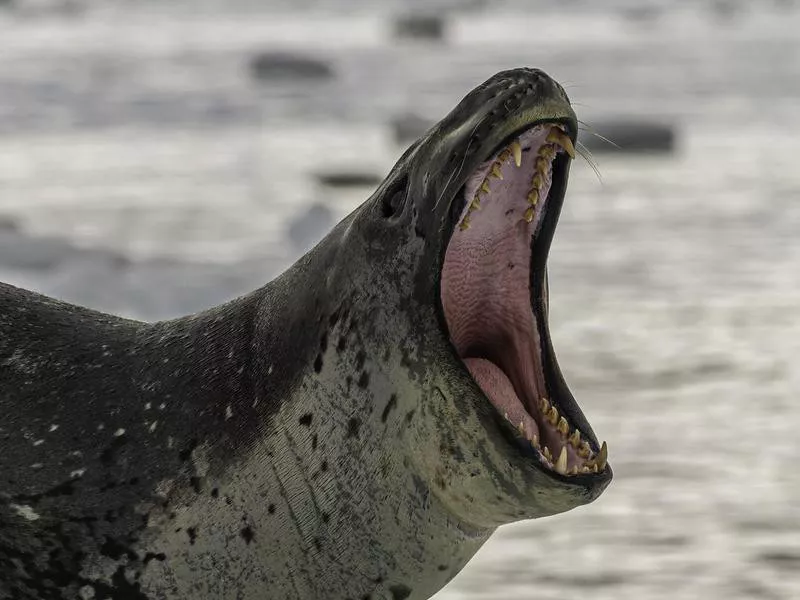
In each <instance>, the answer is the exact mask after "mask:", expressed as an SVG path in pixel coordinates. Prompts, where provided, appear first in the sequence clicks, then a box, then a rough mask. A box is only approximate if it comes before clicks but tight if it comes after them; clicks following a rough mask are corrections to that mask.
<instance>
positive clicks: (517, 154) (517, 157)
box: [511, 140, 522, 167]
mask: <svg viewBox="0 0 800 600" xmlns="http://www.w3.org/2000/svg"><path fill="white" fill-rule="evenodd" d="M511 153H512V154H513V155H514V164H515V165H517V166H518V167H521V166H522V146H520V145H519V142H518V141H517V140H514V141H513V142H511Z"/></svg>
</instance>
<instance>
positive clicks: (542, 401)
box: [539, 398, 550, 415]
mask: <svg viewBox="0 0 800 600" xmlns="http://www.w3.org/2000/svg"><path fill="white" fill-rule="evenodd" d="M539 407H540V408H541V410H542V414H543V415H546V414H547V411H548V410H550V402H549V401H548V400H547V398H539Z"/></svg>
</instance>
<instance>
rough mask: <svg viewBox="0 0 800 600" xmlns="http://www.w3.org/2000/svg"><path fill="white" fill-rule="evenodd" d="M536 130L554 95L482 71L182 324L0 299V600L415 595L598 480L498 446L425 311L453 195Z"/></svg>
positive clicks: (559, 100) (520, 75)
mask: <svg viewBox="0 0 800 600" xmlns="http://www.w3.org/2000/svg"><path fill="white" fill-rule="evenodd" d="M535 118H539V119H545V118H546V119H551V118H552V119H574V115H573V114H572V110H571V108H570V107H569V102H568V100H567V99H566V96H565V94H564V93H563V90H562V89H561V88H560V86H558V84H556V83H555V82H554V81H552V80H551V79H550V78H549V77H547V76H546V75H545V74H543V73H542V72H541V71H537V70H531V69H518V70H514V71H507V72H503V73H499V74H498V75H496V76H495V77H493V78H491V79H490V80H488V81H487V82H486V83H484V84H483V85H481V86H480V87H478V88H477V89H476V90H474V91H473V92H471V93H470V94H469V95H468V96H467V97H466V98H465V99H464V101H462V103H461V104H459V106H458V107H457V108H456V109H455V110H454V111H453V112H452V113H451V114H450V115H449V116H448V117H446V118H445V119H444V120H443V121H441V122H440V123H439V124H438V125H437V126H436V127H435V128H434V129H432V130H431V131H430V132H428V134H427V135H426V136H425V137H423V138H422V139H421V140H420V141H419V142H417V143H416V144H415V145H414V146H412V148H410V149H409V151H407V152H406V154H405V155H404V156H403V157H402V158H401V159H400V161H399V162H398V164H397V165H396V166H395V168H394V169H393V170H392V172H391V173H390V174H389V176H388V177H387V179H386V180H385V181H384V182H383V183H382V184H381V186H380V187H379V188H378V190H377V191H376V193H375V194H374V195H373V196H372V197H371V198H370V199H369V200H368V201H367V202H365V203H364V204H363V205H362V206H361V207H360V208H358V209H357V210H356V211H355V212H353V214H351V215H350V216H349V217H347V218H346V219H345V220H344V221H342V222H341V223H340V224H339V225H338V226H337V227H336V228H335V229H334V230H333V231H332V232H331V233H330V235H328V236H327V237H326V238H325V239H324V240H323V241H322V242H321V243H320V244H319V245H318V246H317V247H316V248H314V249H313V250H311V251H310V252H309V253H308V254H307V255H305V256H304V257H303V258H302V259H300V260H299V261H298V262H297V263H296V264H295V265H294V266H293V267H291V268H290V269H289V270H288V271H287V272H285V273H284V274H283V275H281V276H280V277H278V278H277V279H275V280H274V281H272V282H270V283H269V284H267V285H266V286H264V287H263V288H261V289H259V290H256V291H255V292H252V293H251V294H249V295H247V296H244V297H242V298H239V299H236V300H234V301H232V302H230V303H228V304H224V305H222V306H218V307H216V308H213V309H210V310H208V311H206V312H203V313H200V314H197V315H192V316H187V317H184V318H180V319H176V320H172V321H165V322H158V323H152V324H147V323H140V322H135V321H128V320H124V319H121V318H117V317H114V316H110V315H105V314H101V313H97V312H94V311H91V310H88V309H86V308H81V307H78V306H74V305H70V304H66V303H63V302H59V301H56V300H53V299H50V298H48V297H44V296H41V295H37V294H35V293H33V292H29V291H25V290H22V289H18V288H15V287H12V286H9V285H4V284H0V598H15V599H16V598H25V599H28V598H37V599H38V598H59V599H60V598H98V599H99V598H119V599H126V600H127V599H136V600H144V599H167V598H168V599H177V598H197V599H198V600H200V599H203V600H204V599H212V598H213V599H215V600H216V599H237V600H247V599H257V598H258V599H264V598H267V599H273V598H274V599H304V600H305V599H315V600H316V599H322V598H325V599H347V598H350V599H353V600H362V599H364V598H370V599H372V600H378V599H382V598H386V599H392V600H402V599H405V598H408V599H424V598H429V597H430V596H431V595H433V594H434V593H435V592H436V591H437V590H438V589H440V588H441V587H442V586H443V585H444V584H445V583H446V582H447V581H449V580H450V579H451V578H452V577H453V576H454V575H455V574H456V573H458V571H459V570H460V569H461V568H462V567H463V566H464V565H465V564H466V562H467V561H468V560H469V559H470V558H471V557H472V555H473V554H474V553H475V552H476V551H477V550H478V548H479V547H480V546H481V545H482V544H483V543H484V542H485V541H486V540H487V539H488V537H489V536H490V535H491V533H492V532H493V531H494V529H495V528H496V527H497V526H498V525H500V524H503V523H508V522H512V521H516V520H520V519H525V518H534V517H540V516H545V515H551V514H554V513H558V512H562V511H565V510H569V509H571V508H573V507H575V506H578V505H581V504H585V503H587V502H590V501H591V500H593V499H594V498H595V497H597V496H598V495H599V494H600V493H601V492H602V489H603V488H604V487H605V486H606V485H607V483H608V480H607V479H608V478H610V474H609V477H608V478H606V479H601V480H598V479H597V478H595V479H594V480H593V481H592V482H584V483H575V482H573V483H567V482H564V481H559V480H558V479H556V478H553V477H552V476H551V474H548V473H545V472H544V471H543V470H542V469H541V468H539V467H538V466H535V465H533V463H532V461H531V460H530V458H528V457H525V456H523V454H522V453H519V452H517V451H515V449H514V448H513V446H512V445H511V444H510V443H509V439H508V437H507V435H506V434H505V433H504V432H503V431H502V429H501V427H502V425H501V423H500V422H499V420H498V419H497V415H496V414H495V411H494V409H493V408H492V407H491V405H490V404H489V402H488V401H487V400H486V398H485V397H484V396H483V394H482V393H481V392H480V390H479V388H477V386H476V385H475V383H474V381H473V380H472V378H471V377H470V376H469V374H468V373H467V372H466V370H465V369H464V367H463V365H462V363H461V362H460V360H459V359H458V358H457V357H456V355H455V353H454V351H453V349H452V347H451V345H450V343H449V341H448V337H447V333H446V326H445V324H444V322H443V319H442V318H441V311H440V302H439V287H438V286H439V283H438V282H439V273H440V270H441V259H442V255H443V250H444V247H445V245H446V243H447V239H448V237H449V234H450V230H451V227H452V212H453V210H455V208H454V207H453V206H452V204H453V202H455V198H456V194H457V191H458V190H459V189H460V188H461V186H462V185H463V183H464V180H465V179H466V177H467V176H468V174H469V173H470V172H471V171H472V169H474V168H475V167H476V166H477V165H478V164H479V163H480V162H481V161H482V160H484V159H485V158H486V157H487V156H488V154H489V153H490V152H491V151H492V150H493V149H494V148H495V147H496V146H497V145H498V144H499V143H500V142H501V141H503V139H504V138H505V137H506V136H508V135H509V134H511V133H512V132H513V131H515V130H517V129H519V128H520V127H521V126H522V125H524V122H528V121H532V120H534V119H535ZM556 216H557V215H556ZM548 243H549V242H548ZM545 251H546V250H545ZM578 424H579V425H583V426H582V427H581V429H582V431H585V432H588V435H590V436H591V433H590V432H591V430H590V429H589V428H588V425H586V424H585V423H578ZM590 439H592V444H593V445H594V446H596V442H595V441H594V440H593V436H591V437H590ZM576 481H577V480H576Z"/></svg>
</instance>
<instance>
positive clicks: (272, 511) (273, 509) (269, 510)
mask: <svg viewBox="0 0 800 600" xmlns="http://www.w3.org/2000/svg"><path fill="white" fill-rule="evenodd" d="M267 512H268V513H269V514H271V515H274V514H275V505H274V504H270V505H269V506H268V507H267Z"/></svg>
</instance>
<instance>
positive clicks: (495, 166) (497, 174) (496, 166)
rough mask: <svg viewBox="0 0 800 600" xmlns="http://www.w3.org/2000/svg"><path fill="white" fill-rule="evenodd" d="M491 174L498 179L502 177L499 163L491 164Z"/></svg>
mask: <svg viewBox="0 0 800 600" xmlns="http://www.w3.org/2000/svg"><path fill="white" fill-rule="evenodd" d="M492 175H494V176H495V177H497V178H498V179H503V174H502V173H501V172H500V165H499V164H497V163H494V164H493V165H492Z"/></svg>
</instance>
